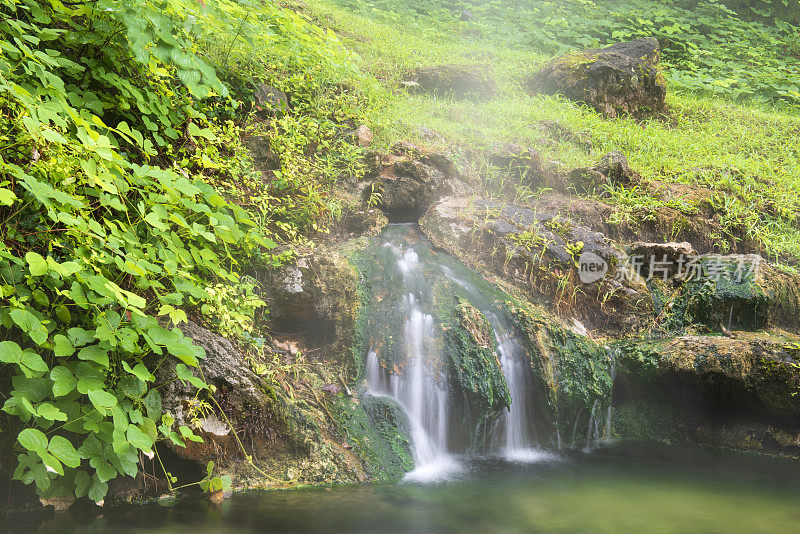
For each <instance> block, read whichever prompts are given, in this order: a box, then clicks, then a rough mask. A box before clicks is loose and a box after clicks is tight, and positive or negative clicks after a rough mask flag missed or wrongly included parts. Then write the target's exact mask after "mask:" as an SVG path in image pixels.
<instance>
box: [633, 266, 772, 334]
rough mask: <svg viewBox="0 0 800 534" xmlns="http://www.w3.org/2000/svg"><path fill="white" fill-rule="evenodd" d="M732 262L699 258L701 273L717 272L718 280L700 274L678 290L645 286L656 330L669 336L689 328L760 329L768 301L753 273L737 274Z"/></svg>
mask: <svg viewBox="0 0 800 534" xmlns="http://www.w3.org/2000/svg"><path fill="white" fill-rule="evenodd" d="M736 258H737V257H736V256H733V257H730V258H728V257H724V256H706V257H702V258H701V261H700V265H701V266H702V269H704V271H703V272H707V271H706V270H708V269H715V268H719V269H720V275H719V277H716V276H709V275H707V274H704V275H703V276H700V277H698V278H699V279H698V280H689V281H687V282H685V283H684V284H683V285H682V286H681V287H680V288H679V289H678V290H673V289H670V288H668V287H667V286H666V284H664V283H663V282H661V281H652V280H651V281H650V282H648V287H649V288H650V294H651V295H652V297H653V303H654V305H655V307H656V311H657V314H658V316H659V328H660V329H661V330H662V331H664V332H666V333H669V334H679V333H682V332H684V331H685V330H686V329H687V328H688V327H690V326H692V325H703V326H706V327H708V328H709V329H711V330H719V327H720V325H723V326H725V327H726V328H728V327H730V328H732V329H742V330H753V329H758V328H763V327H764V326H765V325H766V324H767V321H768V317H769V307H770V298H769V297H768V295H767V293H766V291H765V289H764V287H762V285H761V283H760V280H758V279H757V276H756V274H755V273H748V272H746V270H747V269H746V268H745V269H744V270H743V271H742V270H739V269H740V266H739V264H738V263H737V259H736ZM714 265H716V267H714ZM729 323H730V325H729Z"/></svg>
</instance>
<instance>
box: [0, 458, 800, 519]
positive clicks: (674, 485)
mask: <svg viewBox="0 0 800 534" xmlns="http://www.w3.org/2000/svg"><path fill="white" fill-rule="evenodd" d="M97 513H98V512H96V511H93V510H92V509H91V508H87V509H84V510H78V511H75V512H71V513H66V514H63V515H57V516H52V515H50V516H46V515H42V514H25V515H20V516H16V517H10V518H8V519H7V520H6V521H5V522H4V523H0V531H4V532H25V533H33V532H89V533H91V532H97V533H106V532H122V533H139V532H142V533H144V532H148V533H179V532H180V533H183V532H191V533H194V534H203V533H238V532H248V533H249V532H259V533H261V532H265V533H266V532H281V533H308V532H347V533H384V532H386V533H400V532H412V533H424V532H437V533H438V532H453V533H494V532H500V533H516V532H519V533H539V532H542V533H562V532H563V533H567V532H580V533H583V532H586V533H594V532H597V533H627V532H631V533H650V532H653V533H662V532H676V533H677V532H680V533H689V532H713V533H739V532H741V533H757V532H780V533H791V532H800V465H798V464H797V463H796V462H790V461H786V460H780V459H774V458H764V457H752V456H742V455H733V454H727V453H721V452H716V451H706V450H701V449H691V450H686V449H674V448H662V447H652V446H642V445H637V446H630V445H628V446H625V447H622V446H612V447H604V448H601V449H600V450H598V451H596V452H594V453H591V454H569V455H550V456H545V457H543V458H541V459H540V460H539V461H535V462H531V463H514V462H507V461H504V460H498V459H489V458H484V459H469V460H462V469H461V471H460V472H458V473H456V474H455V475H454V477H453V478H452V479H450V480H446V481H442V482H439V483H436V484H428V485H415V484H406V483H400V484H397V485H364V486H353V487H334V488H315V489H304V490H293V491H272V492H247V493H239V494H235V495H234V496H233V497H232V498H230V499H228V500H226V501H225V502H224V503H223V504H222V505H220V506H215V505H212V504H209V503H207V502H205V500H203V499H202V497H200V496H196V497H190V498H185V499H182V500H177V501H169V502H161V503H153V504H149V505H144V506H124V507H123V506H117V507H108V508H106V509H104V510H102V514H101V515H95V514H97Z"/></svg>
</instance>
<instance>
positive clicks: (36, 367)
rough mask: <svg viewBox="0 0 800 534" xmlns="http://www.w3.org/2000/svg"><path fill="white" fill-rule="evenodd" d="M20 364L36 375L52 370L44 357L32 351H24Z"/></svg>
mask: <svg viewBox="0 0 800 534" xmlns="http://www.w3.org/2000/svg"><path fill="white" fill-rule="evenodd" d="M19 363H20V365H24V366H25V367H27V368H28V369H30V370H31V371H33V372H35V373H46V372H47V371H48V370H49V369H50V368H49V367H48V366H47V364H46V363H45V361H44V360H43V359H42V357H41V356H39V355H38V354H36V353H35V352H33V351H32V350H31V349H25V350H24V351H22V355H21V356H20V361H19ZM26 374H27V373H26ZM37 376H41V375H37Z"/></svg>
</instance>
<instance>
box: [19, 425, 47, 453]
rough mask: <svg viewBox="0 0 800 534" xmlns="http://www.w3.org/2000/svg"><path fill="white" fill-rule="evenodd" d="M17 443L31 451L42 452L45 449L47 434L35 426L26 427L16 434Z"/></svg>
mask: <svg viewBox="0 0 800 534" xmlns="http://www.w3.org/2000/svg"><path fill="white" fill-rule="evenodd" d="M17 441H19V444H20V445H22V446H23V447H25V448H26V449H28V450H29V451H33V452H37V453H38V452H40V451H41V452H44V451H46V450H47V436H45V435H44V432H42V431H41V430H37V429H35V428H26V429H25V430H23V431H22V432H20V433H19V435H18V436H17Z"/></svg>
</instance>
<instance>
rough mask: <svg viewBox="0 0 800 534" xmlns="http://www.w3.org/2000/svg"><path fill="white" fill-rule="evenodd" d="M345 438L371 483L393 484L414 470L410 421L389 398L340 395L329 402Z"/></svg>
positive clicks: (366, 395) (367, 395)
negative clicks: (361, 462) (378, 481)
mask: <svg viewBox="0 0 800 534" xmlns="http://www.w3.org/2000/svg"><path fill="white" fill-rule="evenodd" d="M328 406H330V407H331V413H332V414H333V415H334V417H336V419H337V423H338V429H339V431H340V432H341V434H342V437H343V438H344V439H345V440H346V442H347V443H348V444H349V446H351V447H352V448H353V450H354V452H356V454H357V455H358V456H359V457H360V458H361V459H362V461H363V462H364V468H365V472H366V474H367V476H368V477H369V478H370V479H372V480H381V481H392V480H398V479H400V478H402V477H403V475H404V474H405V473H407V472H408V471H411V470H412V469H413V468H414V456H413V453H412V452H411V438H410V427H409V422H408V418H407V417H406V415H405V412H404V411H403V408H402V407H401V406H400V405H399V404H398V403H397V402H396V401H394V400H393V399H391V398H389V397H378V396H373V395H369V394H365V395H363V396H362V397H360V398H359V399H355V398H349V397H346V396H344V395H337V396H334V397H332V398H331V399H330V400H329V401H328Z"/></svg>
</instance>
